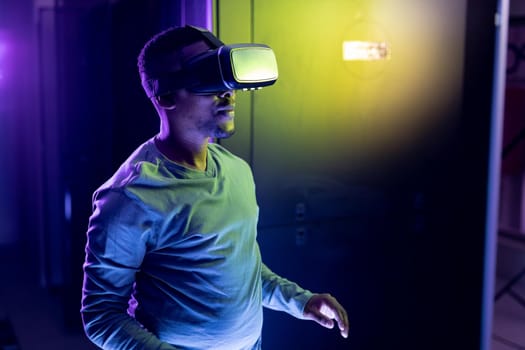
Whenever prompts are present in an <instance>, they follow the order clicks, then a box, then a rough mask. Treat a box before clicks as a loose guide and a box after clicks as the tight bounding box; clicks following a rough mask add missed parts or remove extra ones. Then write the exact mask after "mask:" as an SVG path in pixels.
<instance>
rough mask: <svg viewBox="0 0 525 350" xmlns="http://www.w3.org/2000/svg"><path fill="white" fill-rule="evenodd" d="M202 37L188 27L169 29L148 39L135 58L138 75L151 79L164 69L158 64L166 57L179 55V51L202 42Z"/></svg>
mask: <svg viewBox="0 0 525 350" xmlns="http://www.w3.org/2000/svg"><path fill="white" fill-rule="evenodd" d="M202 40H204V39H203V36H202V35H201V34H199V32H198V31H195V30H194V29H191V28H189V27H187V26H186V27H170V28H168V29H165V30H163V31H162V32H160V33H158V34H155V35H154V36H153V37H152V38H151V39H149V40H148V41H147V42H146V44H145V45H144V47H143V48H142V50H141V51H140V54H139V56H138V58H137V68H138V71H139V73H140V74H144V75H146V76H147V77H152V76H155V75H158V74H161V73H164V72H163V71H162V70H163V69H165V68H163V67H162V65H159V62H160V61H161V60H162V59H163V58H165V57H166V56H168V55H173V54H177V53H180V51H181V49H182V48H184V47H186V46H188V45H190V44H193V43H196V42H198V41H202Z"/></svg>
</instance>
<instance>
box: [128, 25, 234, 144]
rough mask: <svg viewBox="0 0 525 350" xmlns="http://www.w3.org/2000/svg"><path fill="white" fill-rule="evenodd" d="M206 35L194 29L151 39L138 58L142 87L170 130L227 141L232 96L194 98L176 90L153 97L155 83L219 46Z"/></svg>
mask: <svg viewBox="0 0 525 350" xmlns="http://www.w3.org/2000/svg"><path fill="white" fill-rule="evenodd" d="M222 45H223V44H222V42H220V41H219V40H218V39H217V38H216V37H214V36H213V35H212V34H211V33H210V32H207V31H204V30H200V29H199V28H195V27H189V26H186V27H173V28H169V29H167V30H165V31H162V32H160V33H159V34H157V35H155V36H154V37H152V38H151V39H150V40H149V41H148V42H147V43H146V44H145V45H144V47H143V49H142V51H141V52H140V54H139V56H138V62H137V65H138V70H139V74H140V77H141V80H142V86H143V87H144V90H145V91H146V94H148V97H150V98H151V100H152V102H153V105H154V106H155V108H156V109H157V110H158V111H159V115H160V117H161V122H162V123H163V124H165V125H166V126H168V127H169V128H170V129H174V128H182V129H184V130H185V132H186V133H193V134H194V135H201V136H206V137H228V136H230V135H231V134H233V132H234V122H233V116H234V112H233V108H234V92H233V91H232V90H224V91H218V92H215V93H210V94H204V95H199V94H194V93H192V92H191V91H188V90H187V89H185V88H183V87H182V88H177V89H172V90H169V91H168V92H165V91H164V92H163V93H161V94H157V93H156V90H155V88H156V87H158V86H155V85H154V84H155V82H156V81H157V80H158V79H160V78H162V77H166V76H170V74H173V73H177V72H180V71H181V70H182V69H183V66H184V64H185V63H186V62H187V61H189V60H191V59H192V58H193V57H196V56H199V55H202V54H204V53H207V52H209V51H210V50H212V49H216V48H217V47H219V46H222Z"/></svg>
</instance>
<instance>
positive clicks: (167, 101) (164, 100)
mask: <svg viewBox="0 0 525 350" xmlns="http://www.w3.org/2000/svg"><path fill="white" fill-rule="evenodd" d="M155 100H156V101H157V104H158V105H159V106H160V107H162V108H164V109H170V110H173V109H175V107H176V106H175V101H174V98H173V96H172V95H163V96H155Z"/></svg>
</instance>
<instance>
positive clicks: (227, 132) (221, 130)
mask: <svg viewBox="0 0 525 350" xmlns="http://www.w3.org/2000/svg"><path fill="white" fill-rule="evenodd" d="M233 134H235V125H234V123H233V121H232V122H229V123H226V124H223V125H219V126H218V127H217V129H216V130H215V135H214V137H215V138H218V139H227V138H228V137H231V136H232V135H233Z"/></svg>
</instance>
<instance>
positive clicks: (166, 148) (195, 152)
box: [155, 133, 208, 171]
mask: <svg viewBox="0 0 525 350" xmlns="http://www.w3.org/2000/svg"><path fill="white" fill-rule="evenodd" d="M155 145H156V146H157V148H158V149H159V150H160V152H161V153H162V154H164V155H165V156H166V157H167V158H168V159H170V160H172V161H174V162H176V163H178V164H181V165H183V166H186V167H188V168H192V169H197V170H201V171H205V170H206V166H207V162H206V160H207V156H208V139H207V138H205V139H203V140H202V141H200V140H199V141H197V142H195V140H184V139H179V138H175V137H170V136H169V135H163V134H162V133H160V134H158V135H157V136H155Z"/></svg>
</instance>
